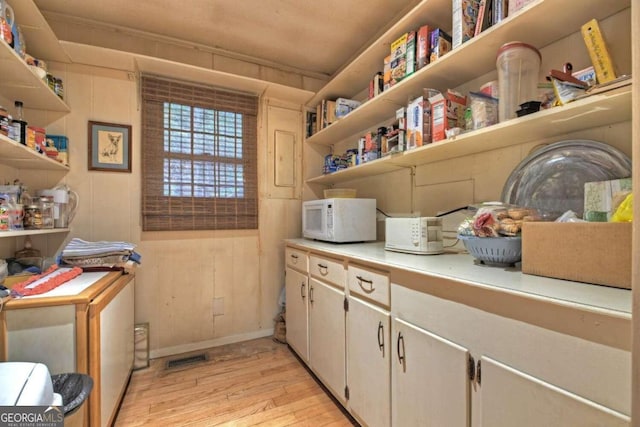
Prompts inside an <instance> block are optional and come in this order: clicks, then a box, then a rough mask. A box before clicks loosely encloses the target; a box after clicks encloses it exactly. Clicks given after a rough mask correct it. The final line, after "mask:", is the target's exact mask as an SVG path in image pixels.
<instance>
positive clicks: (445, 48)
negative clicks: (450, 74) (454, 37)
mask: <svg viewBox="0 0 640 427" xmlns="http://www.w3.org/2000/svg"><path fill="white" fill-rule="evenodd" d="M430 39H431V40H430V42H431V53H430V54H429V62H433V61H436V60H438V59H439V58H442V57H443V56H444V55H445V54H446V53H447V52H449V51H451V36H450V35H449V34H447V33H446V32H445V31H444V30H442V29H440V28H436V29H435V30H433V31H432V32H431V34H430Z"/></svg>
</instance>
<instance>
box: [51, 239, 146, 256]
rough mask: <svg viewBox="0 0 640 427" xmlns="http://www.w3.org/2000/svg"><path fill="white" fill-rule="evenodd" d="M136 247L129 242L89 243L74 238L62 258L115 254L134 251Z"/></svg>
mask: <svg viewBox="0 0 640 427" xmlns="http://www.w3.org/2000/svg"><path fill="white" fill-rule="evenodd" d="M135 247H136V245H134V244H133V243H128V242H108V241H100V242H88V241H86V240H82V239H78V238H73V239H71V241H70V242H69V243H68V244H67V246H66V247H65V248H64V249H63V250H62V256H63V257H66V256H73V257H79V256H88V255H101V254H106V253H113V252H122V251H133V249H134V248H135Z"/></svg>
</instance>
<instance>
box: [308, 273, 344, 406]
mask: <svg viewBox="0 0 640 427" xmlns="http://www.w3.org/2000/svg"><path fill="white" fill-rule="evenodd" d="M309 284H310V288H309V364H310V365H311V368H312V369H313V371H314V372H315V373H316V375H317V376H318V377H319V378H320V379H321V380H322V382H323V383H324V384H325V385H326V386H327V387H328V388H329V389H331V391H332V392H333V393H334V395H335V396H336V397H337V398H338V400H340V401H341V402H344V401H345V395H344V389H345V385H346V379H345V311H344V293H343V292H342V291H341V290H339V289H336V288H334V287H332V286H329V285H325V284H324V283H322V282H319V281H318V280H315V279H309Z"/></svg>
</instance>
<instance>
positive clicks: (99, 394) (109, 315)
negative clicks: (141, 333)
mask: <svg viewBox="0 0 640 427" xmlns="http://www.w3.org/2000/svg"><path fill="white" fill-rule="evenodd" d="M133 328H134V280H133V278H132V277H131V276H123V277H121V278H120V279H119V280H118V281H116V282H115V283H113V284H112V285H111V286H110V287H109V288H108V289H106V290H105V291H104V292H102V293H101V294H100V295H99V296H98V297H96V298H95V299H94V300H93V301H92V302H91V304H90V305H89V340H90V348H89V375H90V376H91V378H93V383H94V389H93V391H92V393H91V395H90V396H89V405H90V408H89V417H90V423H89V425H91V426H108V425H113V422H114V421H115V417H116V414H117V409H118V407H119V405H120V400H121V399H122V397H123V396H124V392H125V390H126V387H127V384H128V382H129V375H130V374H131V370H132V369H133V356H134V335H133Z"/></svg>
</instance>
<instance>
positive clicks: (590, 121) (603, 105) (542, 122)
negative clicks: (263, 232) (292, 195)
mask: <svg viewBox="0 0 640 427" xmlns="http://www.w3.org/2000/svg"><path fill="white" fill-rule="evenodd" d="M356 111H357V110H356ZM629 120H631V85H628V86H624V87H621V88H618V89H615V90H611V91H608V92H603V93H599V94H596V95H592V96H589V97H586V98H582V99H580V100H577V101H574V102H572V103H569V104H567V105H564V106H560V107H554V108H551V109H548V110H543V111H539V112H537V113H534V114H530V115H527V116H524V117H519V118H516V119H512V120H509V121H506V122H502V123H498V124H496V125H493V126H490V127H486V128H483V129H478V130H475V131H471V132H467V133H464V134H462V135H459V136H458V137H455V138H451V139H446V140H443V141H438V142H436V143H433V144H428V145H425V146H422V147H419V148H416V149H413V150H410V151H405V152H402V153H397V154H392V155H390V156H387V157H383V158H381V159H377V160H374V161H372V162H368V163H364V164H362V165H359V166H354V167H352V168H348V169H344V170H341V171H338V172H335V173H332V174H327V175H322V176H318V177H314V178H311V179H308V180H307V181H306V182H307V183H314V184H325V185H330V184H335V183H339V182H345V181H348V180H352V179H357V178H362V177H366V176H373V175H379V174H383V173H386V172H390V171H393V170H397V169H400V168H403V167H410V166H417V165H422V164H428V163H434V162H438V161H442V160H446V159H452V158H456V157H461V156H466V155H471V154H477V153H481V152H486V151H490V150H495V149H498V148H504V147H509V146H514V145H520V144H524V143H527V142H531V141H534V140H540V139H545V138H551V137H553V136H556V135H562V134H566V133H569V132H574V131H578V130H581V129H589V128H595V127H599V126H604V125H607V124H613V123H620V122H625V121H629Z"/></svg>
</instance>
